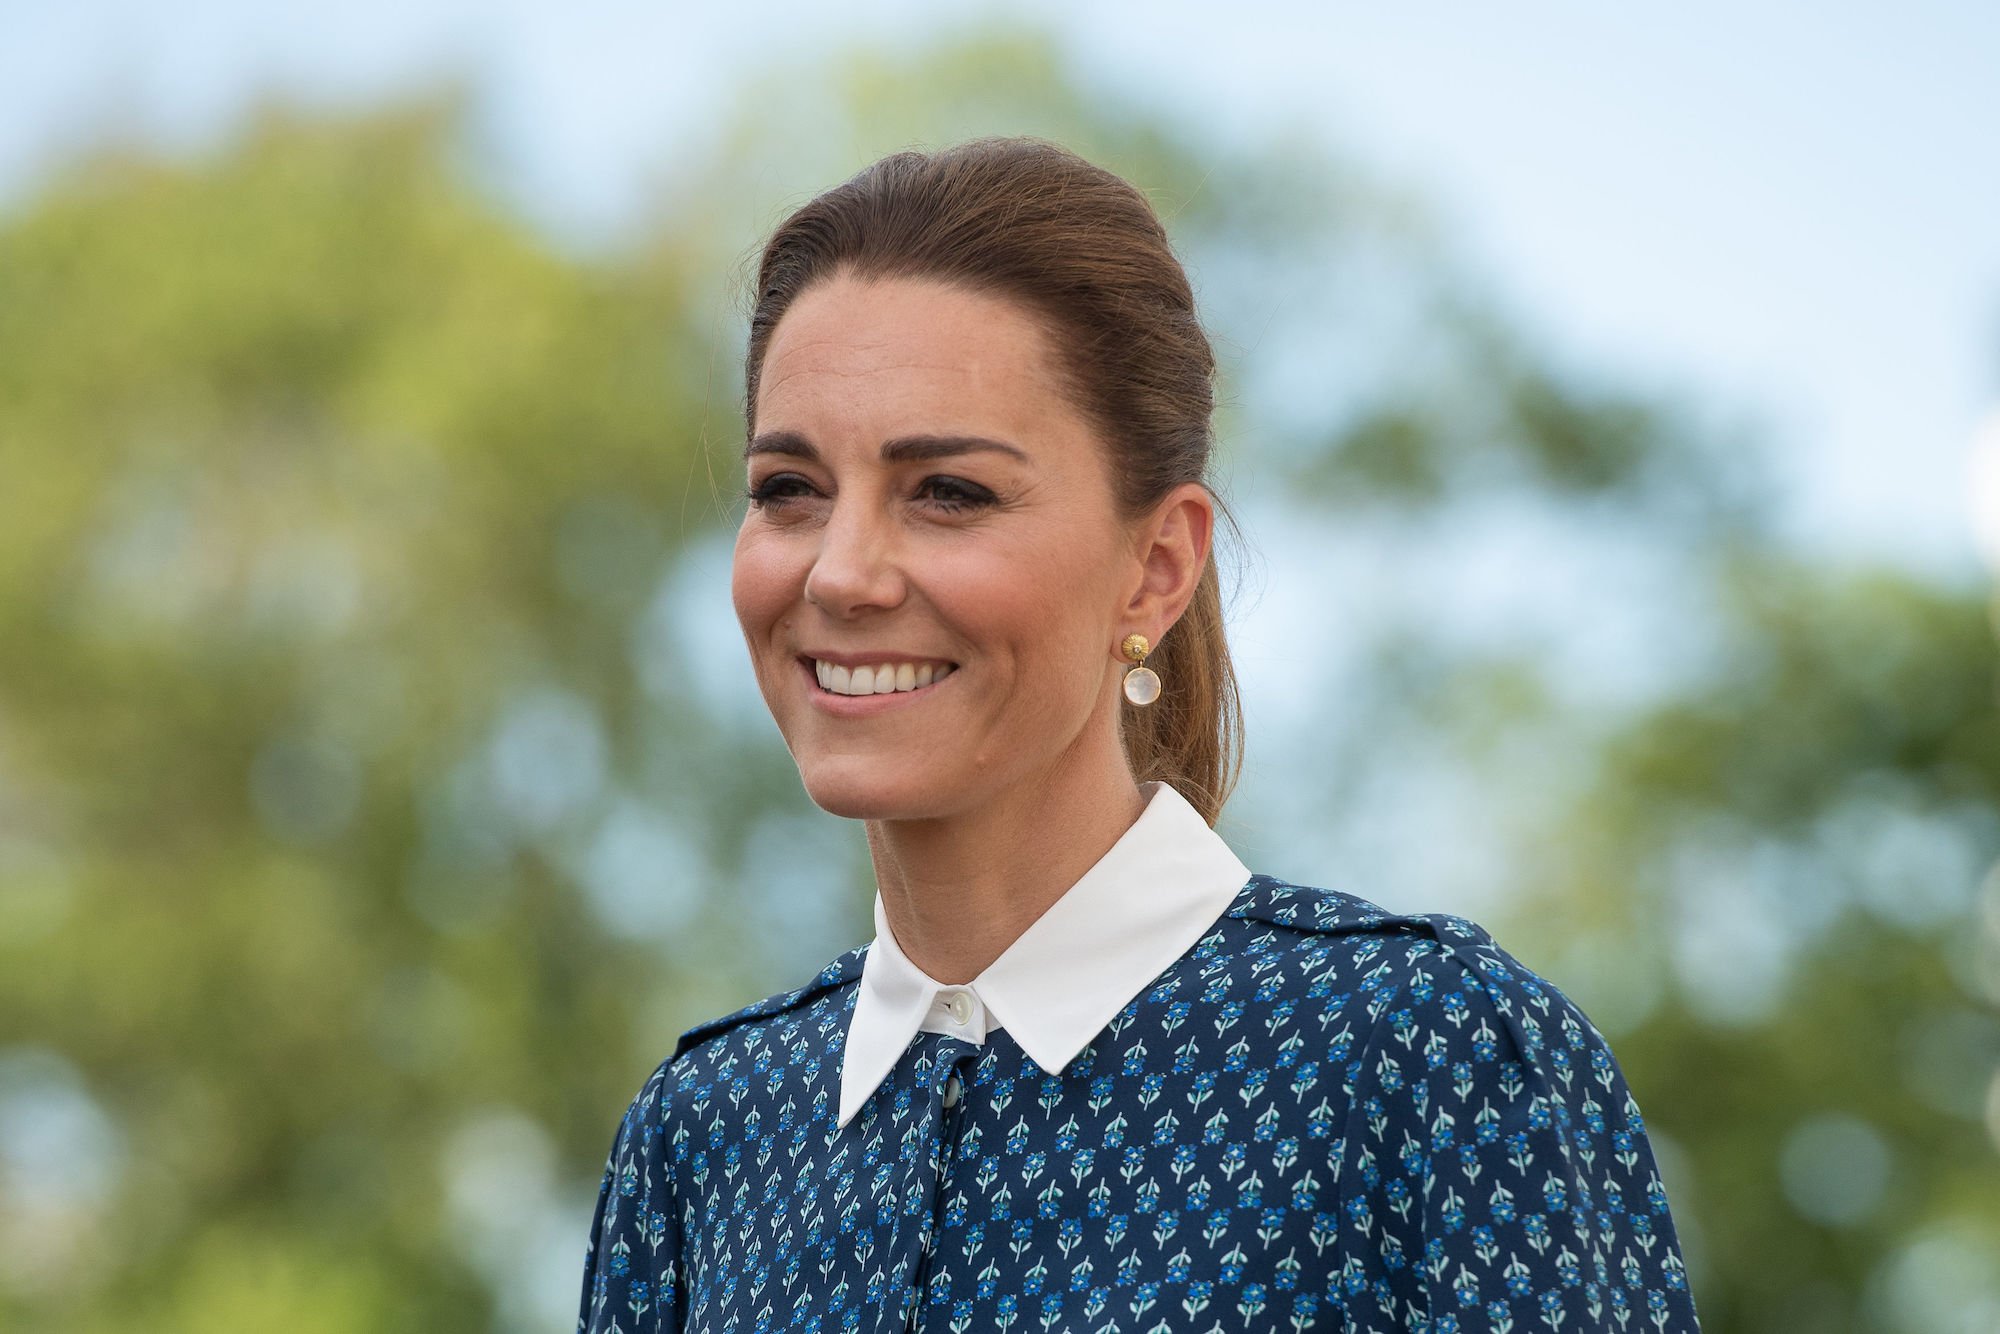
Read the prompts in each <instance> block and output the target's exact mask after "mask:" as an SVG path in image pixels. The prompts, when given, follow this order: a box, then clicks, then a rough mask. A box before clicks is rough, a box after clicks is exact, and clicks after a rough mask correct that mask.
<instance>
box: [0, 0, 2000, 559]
mask: <svg viewBox="0 0 2000 1334" xmlns="http://www.w3.org/2000/svg"><path fill="white" fill-rule="evenodd" d="M942 9H943V7H940V6H934V5H922V4H916V3H910V2H908V0H860V2H859V3H850V4H846V5H842V6H839V7H837V9H836V7H829V6H805V5H800V4H795V3H780V2H775V0H774V2H773V3H766V4H762V5H758V6H755V7H754V8H744V9H738V10H736V11H735V12H733V13H728V14H725V13H723V12H722V10H723V7H721V6H702V5H681V4H666V3H654V4H640V3H631V2H629V0H618V2H613V0H575V2H574V3H566V4H561V5H557V4H553V3H544V4H539V5H531V4H525V3H518V2H516V3H483V4H482V3H473V0H432V2H431V3H421V2H413V0H403V2H401V3H388V2H386V0H348V3H344V4H341V5H338V6H332V5H315V6H273V5H267V4H253V3H249V2H248V0H208V3H203V4H184V5H178V6H172V7H165V6H156V5H149V4H142V3H138V2H137V0H70V2H69V3H66V4H62V5H56V4H38V5H35V6H34V7H33V8H32V9H30V8H29V6H28V5H27V4H26V3H24V0H0V200H4V199H9V198H18V197H19V194H20V192H21V191H22V190H24V189H26V188H29V186H30V185H31V183H32V181H33V180H34V179H35V176H36V174H37V173H38V171H40V170H41V169H42V168H43V167H45V165H46V164H47V163H48V162H49V161H50V160H52V158H53V157H54V156H56V155H58V154H60V152H61V151H62V146H63V145H64V144H65V143H69V142H74V141H75V140H76V139H77V137H79V136H80V135H86V134H88V133H89V132H90V130H91V127H93V126H96V125H101V124H105V123H107V122H109V121H121V122H137V123H141V124H144V125H146V126H149V127H151V129H152V131H153V132H154V133H157V134H158V135H160V136H161V137H162V138H164V139H166V140H168V141H170V142H174V143H179V144H196V143H199V142H201V141H202V140H203V139H204V138H206V137H208V136H211V135H213V134H214V133H215V132H216V131H217V130H218V129H221V128H224V127H226V126H227V125H228V123H229V122H230V119H231V118H232V116H233V115H234V114H235V112H236V111H237V110H238V109H239V108H240V107H241V106H242V104H243V102H244V100H245V98H246V97H248V96H249V95H250V94H252V93H253V92H254V91H255V90H256V89H258V88H260V87H268V86H270V85H272V84H273V83H276V84H281V85H283V86H285V87H286V88H289V89H291V90H293V91H295V92H298V93H301V94H304V95H307V96H311V97H314V98H316V99H322V100H326V99H333V100H366V99H367V98H368V97H370V96H372V95H375V94H378V93H381V92H386V91H389V90H393V89H397V88H400V87H404V86H407V85H409V84H410V83H412V82H419V81H422V80H423V79H425V78H426V77H428V76H430V75H432V74H434V73H436V72H437V71H440V70H443V69H447V68H451V69H460V70H464V69H471V70H474V71H476V72H478V73H479V74H481V76H482V83H483V84H484V85H485V86H486V87H487V88H488V89H489V90H490V92H491V94H492V102H491V107H490V114H491V116H492V119H493V125H494V128H495V130H496V133H497V137H498V139H499V141H500V143H499V146H500V148H501V149H502V150H503V152H504V153H505V155H506V156H507V158H508V159H509V160H510V162H511V163H512V164H513V168H512V172H511V173H510V174H511V175H512V177H513V179H514V180H515V181H516V182H517V183H518V189H519V192H520V195H521V197H522V198H524V199H529V198H532V199H536V200H539V201H541V202H540V203H539V204H538V205H537V206H536V208H537V211H538V212H539V213H540V214H541V215H542V216H543V218H544V220H545V221H547V222H549V223H550V224H552V225H554V226H556V227H559V228H564V229H568V230H569V231H571V232H572V233H573V234H575V235H578V236H583V237H588V236H591V235H596V234H602V233H604V232H606V231H608V230H611V229H613V228H615V225H616V223H617V220H618V219H619V218H620V217H622V216H624V215H625V214H626V213H627V211H628V210H629V208H630V206H631V205H632V203H633V202H634V201H635V199H636V198H637V197H638V195H639V192H640V191H641V190H642V189H643V187H644V182H645V176H646V172H647V169H648V168H649V167H651V166H653V165H654V164H658V163H660V162H662V161H670V160H671V154H672V153H673V152H674V150H675V148H676V147H677V146H680V145H685V144H687V143H689V142H692V141H695V140H698V139H699V136H700V135H701V134H702V133H703V127H704V124H705V123H706V122H707V120H708V117H707V115H706V114H705V113H707V112H708V111H710V110H712V109H713V108H714V107H716V106H718V105H719V104H720V100H721V98H722V95H723V90H724V89H725V88H726V87H727V86H728V84H729V83H730V81H731V80H732V79H734V78H735V77H736V76H737V75H739V74H741V73H742V72H744V71H746V70H748V69H750V68H752V67H753V65H754V64H756V63H758V62H761V61H765V60H768V59H772V58H776V57H780V56H783V57H787V58H789V57H794V56H797V55H799V54H801V53H806V52H810V51H813V50H818V49H826V48H829V47H832V46H835V45H839V44H843V43H847V42H854V41H866V40H875V41H885V42H886V41H893V42H896V43H898V44H913V43H918V42H921V41H922V40H924V39H925V37H926V36H928V35H933V34H936V33H937V32H938V31H939V30H940V28H941V27H942V26H944V25H945V24H947V23H952V22H957V21H962V20H964V19H966V18H967V17H969V16H974V15H988V14H993V13H995V12H998V11H997V10H996V9H995V8H994V7H992V6H990V5H962V6H958V7H956V8H955V9H954V10H953V11H952V14H953V15H954V16H955V17H951V18H943V19H941V18H940V17H939V16H938V15H939V12H940V11H941V10H942ZM1008 12H1011V13H1014V14H1017V15H1023V16H1033V17H1035V18H1038V19H1039V20H1041V21H1042V22H1044V23H1045V24H1047V25H1048V26H1049V27H1051V28H1052V29H1054V30H1055V31H1057V32H1059V33H1061V34H1064V35H1065V37H1066V38H1067V39H1068V40H1069V41H1070V42H1071V45H1072V48H1073V50H1074V52H1075V56H1076V59H1077V61H1078V63H1079V65H1080V67H1081V68H1083V69H1084V70H1086V71H1088V72H1089V73H1090V75H1091V76H1092V77H1094V78H1098V79H1101V80H1103V81H1104V82H1105V83H1106V84H1107V85H1109V86H1113V87H1118V88H1125V89H1130V90H1132V91H1133V92H1135V93H1137V94H1138V95H1140V96H1142V97H1146V98H1152V99H1157V100H1160V101H1162V102H1166V103H1171V104H1172V105H1174V106H1175V107H1176V108H1177V109H1178V111H1179V113H1180V114H1181V115H1183V116H1190V117H1192V118H1194V119H1197V120H1205V121H1210V122H1212V123H1213V124H1214V125H1215V126H1216V129H1217V131H1218V133H1221V134H1242V133H1254V132H1255V131H1256V129H1257V128H1258V127H1259V126H1263V125H1270V124H1274V123H1276V122H1278V121H1291V122H1296V121H1299V120H1306V121H1310V122H1313V123H1316V124H1319V125H1322V126H1324V127H1325V131H1326V133H1327V135H1328V137H1329V138H1330V139H1331V140H1332V141H1334V142H1335V143H1337V144H1340V145H1344V146H1345V147H1346V148H1347V149H1348V150H1349V151H1353V152H1356V153H1358V154H1359V155H1361V156H1362V157H1364V158H1365V159H1367V160H1368V161H1370V162H1371V163H1373V164H1374V165H1375V166H1376V167H1377V169H1378V170H1384V171H1388V172H1392V173H1394V174H1396V175H1398V176H1401V177H1403V178H1405V179H1407V180H1409V181H1410V182H1412V183H1413V184H1416V185H1418V186H1420V187H1423V188H1424V189H1425V190H1426V191H1427V192H1428V193H1430V194H1431V195H1432V196H1433V197H1434V198H1435V199H1437V200H1438V201H1439V202H1440V203H1441V204H1442V206H1443V208H1444V211H1445V213H1446V215H1447V216H1448V217H1450V218H1451V219H1452V220H1453V221H1454V222H1455V223H1456V225H1457V228H1458V232H1459V239H1460V241H1461V242H1462V244H1463V246H1464V247H1465V248H1466V249H1468V250H1469V251H1470V252H1471V253H1472V254H1474V255H1476V256H1479V257H1482V258H1483V260H1484V261H1485V264H1484V267H1485V268H1486V270H1487V271H1489V272H1491V273H1492V274H1493V275H1494V276H1495V281H1496V283H1497V284H1498V286H1499V287H1500V289H1501V290H1502V291H1503V292H1505V293H1506V294H1507V295H1508V297H1509V299H1510V302H1511V304H1512V305H1513V306H1514V308H1515V309H1516V310H1517V311H1518V312H1519V314H1520V315H1521V316H1522V317H1523V318H1524V319H1525V320H1526V321H1527V322H1528V323H1529V325H1530V326H1531V327H1532V328H1533V329H1534V330H1535V331H1536V332H1537V333H1539V334H1541V335H1542V336H1544V337H1546V338H1548V339H1549V340H1551V341H1552V342H1553V343H1555V344H1557V345H1558V346H1560V347H1563V348H1565V349H1567V350H1570V351H1573V352H1574V353H1575V354H1577V355H1578V356H1580V357H1582V358H1584V359H1585V360H1586V362H1587V363H1589V364H1594V365H1598V366H1601V367H1602V368H1603V369H1605V370H1606V371H1607V372H1609V373H1612V374H1614V375H1617V376H1619V377H1622V378H1625V379H1628V380H1631V381H1633V382H1636V383H1643V384H1651V385H1656V386H1664V387H1667V388H1669V389H1670V390H1672V391H1675V392H1686V393H1688V394H1691V395H1699V396H1702V397H1703V398H1705V399H1708V400H1711V401H1716V402H1721V403H1725V404H1733V405H1738V406H1740V407H1742V408H1743V409H1745V410H1746V411H1749V412H1752V413H1754V414H1755V415H1756V416H1757V417H1759V418H1761V419H1762V420H1763V421H1765V422H1766V423H1767V425H1768V426H1769V428H1770V430H1771V433H1772V436H1773V438H1774V442H1775V443H1776V444H1778V445H1780V446H1781V447H1782V449H1783V451H1784V457H1785V458H1786V459H1787V460H1788V462H1789V465H1790V471H1789V473H1788V474H1787V475H1788V478H1789V480H1790V482H1791V483H1792V485H1793V486H1794V488H1795V491H1796V495H1797V506H1796V510H1795V521H1796V524H1797V530H1798V532H1799V533H1800V535H1801V536H1802V537H1803V538H1805V539H1807V540H1810V541H1812V542H1814V543H1818V544H1825V545H1827V546H1830V547H1834V548H1839V549H1843V550H1846V551H1848V552H1850V553H1853V554H1879V555H1886V556H1889V557H1892V558H1894V559H1898V560H1901V561H1905V562H1908V563H1911V564H1916V565H1920V566H1922V567H1925V568H1928V569H1932V570H1937V571H1943V572H1956V573H1964V572H1969V571H1970V570H1971V569H1972V568H1973V567H1974V564H1975V554H1974V553H1975V546H1974V543H1973V539H1972V535H1971V524H1970V519H1969V514H1970V507H1969V505H1968V503H1967V500H1966V495H1965V492H1966V467H1967V451H1968V448H1969V445H1970V443H1971V441H1972V439H1973V436H1974V432H1975V429H1976V426H1977V423H1978V421H1979V419H1980V418H1981V416H1982V415H1983V414H1984V413H1985V412H1987V411H1988V410H1990V409H1991V408H1992V407H1994V406H1995V405H1997V404H2000V171H1996V170H1995V166H1996V156H2000V154H1996V151H1995V147H1994V131H1995V130H1996V128H2000V77H1996V73H1997V72H2000V6H1994V5H1990V4H1983V3H1974V2H1971V0H1967V2H1965V3H1956V4H1949V3H1943V2H1942V0H1913V2H1912V3H1906V4H1903V5H1898V6H1895V7H1889V6H1875V5H1865V6H1864V5H1857V4H1826V3H1819V4H1807V3H1802V2H1801V3H1772V2H1770V0H1765V2H1763V3H1754V4H1728V5H1725V4H1719V3H1712V2H1711V0H1696V2H1695V3H1684V4H1680V5H1676V6H1673V7H1671V10H1670V11H1663V10H1658V9H1656V10H1654V11H1651V12H1637V11H1634V10H1632V9H1631V8H1630V7H1606V6H1602V5H1593V4H1587V3H1582V0H1547V2H1546V3H1540V4H1536V5H1531V6H1526V7H1509V8H1506V9H1504V10H1501V9H1498V8H1496V7H1494V6H1490V5H1475V4H1469V3H1466V4H1433V5H1428V6H1395V7H1389V6H1379V5H1366V6H1364V5H1359V4H1344V5H1343V4H1332V5H1327V4H1320V5H1296V4H1256V3H1240V4H1236V5H1232V6H1228V7H1218V6H1213V5H1176V4H1165V3H1150V4H1137V3H1130V2H1129V0H1114V2H1112V3H1099V4H1094V5H1089V6H1063V5H1059V4H1056V3H1053V0H1031V2H1028V3H1017V4H1015V5H1013V6H1011V7H1009V11H1008ZM1218 15H1220V17H1218ZM814 184H817V183H815V182H801V183H800V188H801V189H805V188H808V187H810V186H811V185H814Z"/></svg>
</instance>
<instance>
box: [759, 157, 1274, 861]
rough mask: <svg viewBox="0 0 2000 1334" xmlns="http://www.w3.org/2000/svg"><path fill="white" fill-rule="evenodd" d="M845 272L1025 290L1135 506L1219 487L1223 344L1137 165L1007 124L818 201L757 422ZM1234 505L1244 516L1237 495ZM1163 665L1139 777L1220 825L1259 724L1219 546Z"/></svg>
mask: <svg viewBox="0 0 2000 1334" xmlns="http://www.w3.org/2000/svg"><path fill="white" fill-rule="evenodd" d="M840 272H847V273H851V274H853V275H855V276H857V277H863V278H894V277H903V278H929V279H934V280H938V281H942V282H947V283H951V284H954V285H957V286H961V287H964V288H967V289H970V290H974V291H982V292H989V293H994V294H998V295H1003V296H1007V297H1011V298H1013V299H1015V300H1017V301H1020V302H1022V303H1024V304H1025V305H1026V306H1027V307H1028V308H1029V309H1030V310H1032V311H1034V312H1035V313H1036V314H1037V315H1038V316H1039V317H1040V318H1041V320H1042V321H1043V323H1044V325H1045V327H1047V328H1048V329H1049V331H1050V332H1051V333H1052V334H1053V336H1054V339H1055V342H1056V345H1057V346H1058V348H1059V349H1060V350H1061V353H1062V355H1061V356H1060V357H1059V358H1058V360H1059V362H1060V363H1061V371H1062V374H1063V375H1064V377H1065V378H1066V380H1067V387H1068V390H1069V393H1070V397H1071V399H1072V401H1073V402H1075V403H1076V405H1077V406H1078V408H1079V409H1080V410H1081V411H1082V412H1083V413H1084V415H1085V417H1086V418H1087V419H1088V420H1090V421H1091V423H1092V424H1093V426H1094V427H1095V428H1096V431H1097V435H1098V437H1099V438H1100V439H1102V440H1103V441H1104V442H1105V443H1106V445H1107V447H1108V449H1109V452H1110V463H1111V473H1112V476H1113V477H1114V478H1115V479H1116V489H1117V491H1118V503H1119V506H1120V508H1121V509H1122V511H1123V512H1124V513H1125V514H1126V515H1128V516H1136V515H1138V514H1141V513H1144V512H1145V511H1146V510H1147V509H1148V508H1150V507H1151V506H1152V505H1154V504H1156V503H1157V502H1159V501H1160V500H1161V499H1162V498H1163V497H1164V496H1165V495H1166V494H1167V492H1168V491H1170V490H1172V489H1173V488H1174V487H1176V486H1178V485H1180V484H1181V483H1183V482H1200V483H1202V484H1203V486H1205V487H1208V488H1209V491H1210V494H1211V496H1213V495H1214V488H1213V487H1212V486H1210V484H1209V479H1208V470H1209V452H1210V444H1211V441H1212V435H1211V430H1210V417H1211V415H1212V413H1213V411H1214V388H1213V381H1214V375H1215V355H1214V352H1213V351H1212V350H1211V349H1210V347H1209V342H1208V337H1207V335H1206V334H1205V333H1204V332H1203V331H1202V327H1201V322H1200V320H1199V319H1198V318H1197V316H1196V314H1195V308H1194V291H1193V289H1192V287H1190V285H1189V283H1188V278H1187V273H1186V271H1185V270H1184V269H1183V268H1182V266H1181V263H1180V260H1179V259H1178V258H1177V257H1176V256H1175V254H1174V251H1173V247H1172V245H1171V243H1170V242H1169V241H1168V239H1167V233H1166V229H1165V228H1164V227H1163V226H1162V225H1161V224H1160V220H1159V218H1158V216H1157V215H1155V213H1154V212H1153V208H1152V205H1151V204H1149V203H1148V202H1147V200H1146V197H1145V196H1144V195H1142V194H1141V193H1139V191H1138V190H1137V189H1135V188H1134V187H1133V186H1132V185H1131V184H1130V183H1128V182H1127V181H1125V180H1124V179H1122V178H1121V177H1119V176H1117V175H1115V174H1113V173H1111V172H1109V171H1106V170H1104V169H1103V168H1102V167H1098V166H1094V165H1092V164H1091V163H1089V162H1086V161H1085V160H1084V159H1083V158H1081V157H1078V156H1077V155H1076V154H1075V153H1072V152H1071V151H1069V150H1068V149H1066V148H1063V147H1061V146H1060V145H1058V144H1054V143H1050V142H1048V141H1047V140H1043V139H1036V138H1027V137H1011V138H1002V137H993V138H984V139H974V140H971V141H968V142H966V143H961V144H957V145H954V146H952V147H949V148H943V149H939V150H937V151H935V152H929V153H920V152H902V153H894V154H891V155H890V156H888V157H885V158H883V159H881V160H880V161H879V162H876V163H874V164H873V165H872V166H869V167H868V168H867V169H865V170H863V171H862V172H860V173H859V174H858V175H856V176H854V177H852V178H851V179H849V180H848V181H846V182H844V183H843V184H840V185H837V186H835V187H833V188H832V189H830V190H827V191H825V192H824V193H822V194H820V195H818V196H816V197H815V198H813V199H812V200H810V201H809V202H807V203H806V204H805V205H803V206H802V207H800V208H799V209H797V210H796V211H795V212H793V213H792V214H791V216H790V217H788V218H786V219H785V220H784V222H783V223H781V224H780V225H779V226H778V229H777V230H776V232H774V233H773V234H772V236H771V238H770V240H769V241H768V242H766V243H765V245H764V250H763V256H762V259H761V261H760V263H759V265H758V270H757V286H756V290H755V295H754V298H753V301H752V306H751V312H750V342H749V348H748V350H747V352H746V354H745V356H744V376H743V379H744V417H745V420H746V421H747V422H748V423H749V427H750V430H751V432H752V433H754V432H755V430H756V404H757V383H758V378H759V374H760V372H761V371H762V369H763V364H764V354H765V350H766V348H767V347H768V346H769V344H770V340H771V334H772V331H773V330H775V329H776V328H777V326H778V321H779V320H780V319H782V318H783V317H784V314H785V311H786V310H787V309H788V308H789V307H790V306H791V304H792V302H793V301H795V300H797V299H798V297H799V295H800V293H802V292H804V291H805V290H806V289H807V288H809V287H811V286H813V285H814V284H815V283H818V282H821V281H824V280H826V279H828V278H831V277H832V276H834V275H835V274H836V273H840ZM1216 508H1217V511H1218V513H1219V514H1220V515H1221V517H1222V518H1223V519H1225V520H1227V521H1229V522H1231V524H1232V526H1233V519H1232V518H1231V516H1230V515H1229V513H1228V510H1227V509H1226V508H1224V507H1223V505H1222V503H1221V500H1220V497H1216ZM1146 665H1147V666H1149V667H1152V668H1154V669H1155V670H1157V671H1158V672H1159V674H1160V678H1161V680H1162V681H1163V682H1164V684H1165V687H1166V689H1165V690H1164V691H1163V692H1162V694H1161V696H1160V698H1159V699H1158V700H1157V701H1155V702H1154V703H1153V704H1151V705H1149V706H1147V707H1145V708H1132V709H1123V710H1121V713H1122V715H1123V722H1122V735H1123V739H1124V745H1125V755H1126V758H1127V759H1128V760H1129V761H1130V763H1131V765H1132V772H1133V775H1134V776H1135V777H1136V778H1137V779H1138V780H1139V781H1141V782H1144V781H1146V780H1148V779H1155V778H1157V779H1165V780H1167V781H1168V782H1170V783H1172V784H1173V786H1175V787H1176V788H1178V789H1179V790H1180V791H1181V792H1182V793H1183V794H1185V795H1186V797H1187V798H1188V800H1189V802H1190V803H1191V804H1192V805H1193V806H1194V807H1195V809H1196V810H1198V811H1200V812H1201V814H1202V817H1203V818H1204V819H1206V820H1207V821H1208V822H1209V823H1210V824H1214V823H1215V818H1216V815H1217V813H1218V812H1220V810H1221V809H1222V803H1223V802H1224V801H1225V800H1226V799H1227V798H1228V796H1229V791H1230V789H1231V788H1232V787H1233V786H1234V785H1235V781H1236V771H1237V768H1238V767H1239V765H1240V764H1241V761H1242V749H1243V720H1242V710H1241V706H1240V704H1239V703H1238V700H1237V688H1236V673H1235V670H1234V668H1232V667H1231V665H1230V661H1229V645H1228V642H1227V640H1226V639H1225V638H1224V635H1223V623H1222V593H1221V581H1220V579H1219V577H1218V575H1217V573H1216V560H1215V544H1214V543H1213V542H1211V543H1210V547H1209V553H1208V558H1207V562H1206V564H1205V565H1204V566H1203V568H1202V572H1201V577H1200V580H1199V582H1198V583H1197V584H1196V586H1195V592H1194V598H1193V600H1192V601H1191V602H1189V604H1188V606H1187V610H1186V611H1185V612H1184V613H1183V614H1182V616H1181V619H1180V620H1179V622H1177V623H1176V624H1175V625H1174V627H1173V628H1172V630H1171V631H1169V632H1168V633H1167V634H1165V635H1163V636H1161V642H1160V643H1158V644H1156V645H1155V646H1154V648H1153V651H1152V653H1151V655H1150V656H1148V658H1147V660H1146Z"/></svg>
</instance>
